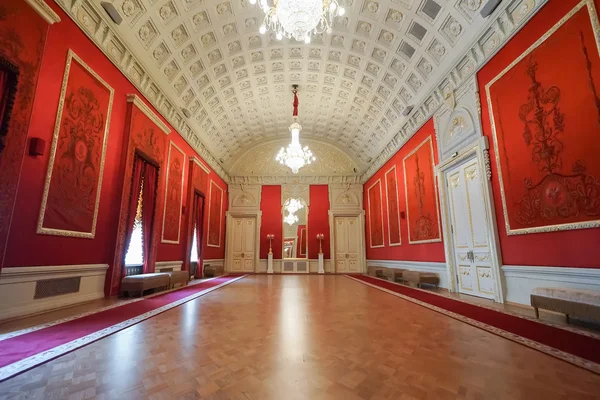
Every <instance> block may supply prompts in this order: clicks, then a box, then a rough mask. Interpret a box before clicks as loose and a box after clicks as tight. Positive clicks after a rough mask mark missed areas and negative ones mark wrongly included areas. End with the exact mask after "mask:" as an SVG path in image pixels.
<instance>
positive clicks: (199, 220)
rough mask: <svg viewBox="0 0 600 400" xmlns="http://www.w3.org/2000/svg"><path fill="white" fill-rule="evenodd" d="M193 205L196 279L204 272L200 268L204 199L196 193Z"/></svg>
mask: <svg viewBox="0 0 600 400" xmlns="http://www.w3.org/2000/svg"><path fill="white" fill-rule="evenodd" d="M194 204H195V213H196V215H195V217H196V218H195V221H194V222H195V223H196V243H197V244H198V266H197V267H196V278H202V275H204V271H203V268H202V256H203V254H202V238H203V236H204V197H203V196H200V195H199V194H198V193H196V194H195V195H194Z"/></svg>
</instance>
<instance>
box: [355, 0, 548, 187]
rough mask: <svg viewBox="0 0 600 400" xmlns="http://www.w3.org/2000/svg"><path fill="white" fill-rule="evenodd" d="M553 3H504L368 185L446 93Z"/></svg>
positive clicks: (391, 146) (377, 164) (378, 163)
mask: <svg viewBox="0 0 600 400" xmlns="http://www.w3.org/2000/svg"><path fill="white" fill-rule="evenodd" d="M548 1H549V0H513V1H511V2H504V3H503V4H502V5H501V6H500V7H499V8H498V9H497V10H496V11H495V12H494V14H493V15H492V17H490V21H492V22H490V23H489V24H487V25H486V26H485V28H484V29H483V30H482V31H481V32H480V33H479V34H477V35H474V37H475V38H476V39H475V40H474V41H473V43H472V45H471V46H469V47H468V49H467V51H465V52H464V54H463V56H462V57H458V61H457V62H456V63H455V64H454V66H453V67H452V68H451V69H450V70H449V71H448V73H446V74H443V76H446V78H444V79H442V80H441V82H440V84H439V85H437V87H436V88H435V89H434V90H432V91H430V93H429V94H428V95H427V96H425V100H424V101H422V102H421V103H420V104H419V105H418V106H416V107H415V108H414V111H413V112H412V114H411V116H410V118H409V119H408V120H407V121H406V122H405V123H404V125H403V126H402V128H401V129H400V131H399V132H398V133H397V134H396V135H395V136H394V138H393V139H392V140H390V141H389V143H388V144H387V145H386V146H385V148H384V149H383V150H382V152H381V153H380V154H379V156H378V157H377V158H376V159H375V160H373V162H372V164H371V166H370V167H369V168H368V169H367V171H366V172H365V173H364V174H363V175H362V177H361V181H362V182H363V183H364V182H366V181H367V180H368V179H369V178H371V177H372V176H373V175H374V174H375V173H376V172H377V171H379V169H380V168H381V167H383V165H384V164H385V163H386V162H388V160H389V159H390V158H392V156H393V155H394V154H396V153H397V152H398V150H400V149H401V148H402V146H403V145H404V144H405V143H406V142H407V141H408V140H409V139H410V138H411V137H412V136H413V135H414V134H415V133H416V132H417V131H418V130H419V129H421V128H422V127H423V125H425V123H427V122H428V121H429V119H430V118H432V117H433V114H434V113H435V112H436V111H437V110H438V109H439V108H440V107H441V105H442V104H443V103H444V101H443V100H444V93H445V91H447V90H448V88H450V89H456V88H459V87H460V86H461V85H462V84H463V83H465V82H466V81H468V80H469V79H470V78H471V77H474V76H475V74H476V73H477V72H478V71H479V70H480V69H481V68H483V66H485V65H486V64H487V63H488V61H490V60H491V59H492V58H493V57H494V56H495V55H496V53H498V51H500V50H501V49H502V48H503V47H504V45H505V44H506V43H508V42H509V41H510V40H511V39H512V38H513V36H514V35H516V34H517V33H518V32H519V30H521V28H523V27H524V26H525V25H526V24H527V22H528V21H529V20H530V19H531V18H532V17H533V16H534V15H535V14H536V13H537V12H538V11H539V10H540V9H541V8H542V6H544V5H545V4H546V3H547V2H548Z"/></svg>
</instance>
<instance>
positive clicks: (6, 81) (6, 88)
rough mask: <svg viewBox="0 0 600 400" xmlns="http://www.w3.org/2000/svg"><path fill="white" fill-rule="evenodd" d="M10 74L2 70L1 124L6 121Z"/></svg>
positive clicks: (0, 95) (0, 72) (0, 83)
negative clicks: (5, 112)
mask: <svg viewBox="0 0 600 400" xmlns="http://www.w3.org/2000/svg"><path fill="white" fill-rule="evenodd" d="M9 79H10V77H9V74H8V72H7V71H4V70H0V126H1V124H3V123H4V111H5V110H6V104H7V103H8V96H9V94H10V84H9Z"/></svg>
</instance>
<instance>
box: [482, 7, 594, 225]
mask: <svg viewBox="0 0 600 400" xmlns="http://www.w3.org/2000/svg"><path fill="white" fill-rule="evenodd" d="M586 6H587V8H588V14H589V16H590V23H591V25H592V31H593V32H594V37H595V38H596V47H597V50H598V52H599V53H600V23H599V21H598V14H597V13H596V7H595V5H594V0H582V1H581V2H579V3H578V4H577V5H576V6H575V7H574V8H573V9H572V10H571V11H569V12H568V13H567V14H566V15H565V16H564V17H562V18H561V19H560V20H559V21H558V22H557V23H556V24H555V25H554V26H553V27H552V28H550V30H548V31H547V32H546V33H544V34H543V35H542V36H541V37H540V38H539V39H538V40H536V41H535V43H533V44H532V45H531V46H530V47H529V48H527V50H525V51H524V52H523V53H522V54H521V55H520V56H519V57H517V58H516V59H515V60H514V61H513V62H511V63H510V64H509V65H508V66H507V67H506V68H504V69H503V70H502V72H500V73H499V74H498V75H497V76H496V77H495V78H494V79H492V80H491V81H490V82H488V83H487V84H486V85H485V94H486V97H487V104H488V110H489V118H490V124H491V128H492V136H493V138H494V152H495V153H496V166H497V167H498V179H499V183H500V195H501V197H502V211H503V214H504V223H505V226H506V233H507V234H508V235H527V234H530V233H540V232H558V231H566V230H574V229H587V228H597V227H600V220H595V221H585V222H573V223H565V224H558V225H545V226H538V227H532V228H520V229H511V227H510V220H509V218H508V209H507V206H506V193H505V191H504V180H503V178H502V166H501V165H500V156H499V153H498V135H497V132H496V124H495V122H494V110H493V108H492V99H491V96H490V88H491V87H492V85H493V84H494V83H496V82H497V81H498V80H499V79H500V78H502V77H503V76H504V75H505V74H506V73H507V72H509V71H510V70H511V69H512V68H513V67H514V66H515V65H517V64H518V63H519V62H521V61H522V60H523V59H524V58H525V57H527V56H528V55H529V53H531V52H532V51H534V50H535V49H537V48H538V47H539V46H540V45H541V44H542V43H544V42H545V41H546V40H548V39H549V38H550V37H551V36H552V35H553V34H554V33H556V31H558V30H559V29H560V28H561V27H562V26H563V25H564V24H565V23H566V22H567V21H568V20H570V19H571V18H572V17H573V16H574V15H575V14H577V13H578V12H579V11H580V10H581V9H582V8H583V7H586Z"/></svg>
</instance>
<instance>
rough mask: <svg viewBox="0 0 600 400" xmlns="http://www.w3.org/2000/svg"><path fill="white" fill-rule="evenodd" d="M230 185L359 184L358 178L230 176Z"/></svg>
mask: <svg viewBox="0 0 600 400" xmlns="http://www.w3.org/2000/svg"><path fill="white" fill-rule="evenodd" d="M229 183H230V184H247V185H289V184H303V185H306V184H308V185H328V184H331V183H360V176H355V175H353V176H232V177H230V178H229Z"/></svg>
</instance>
